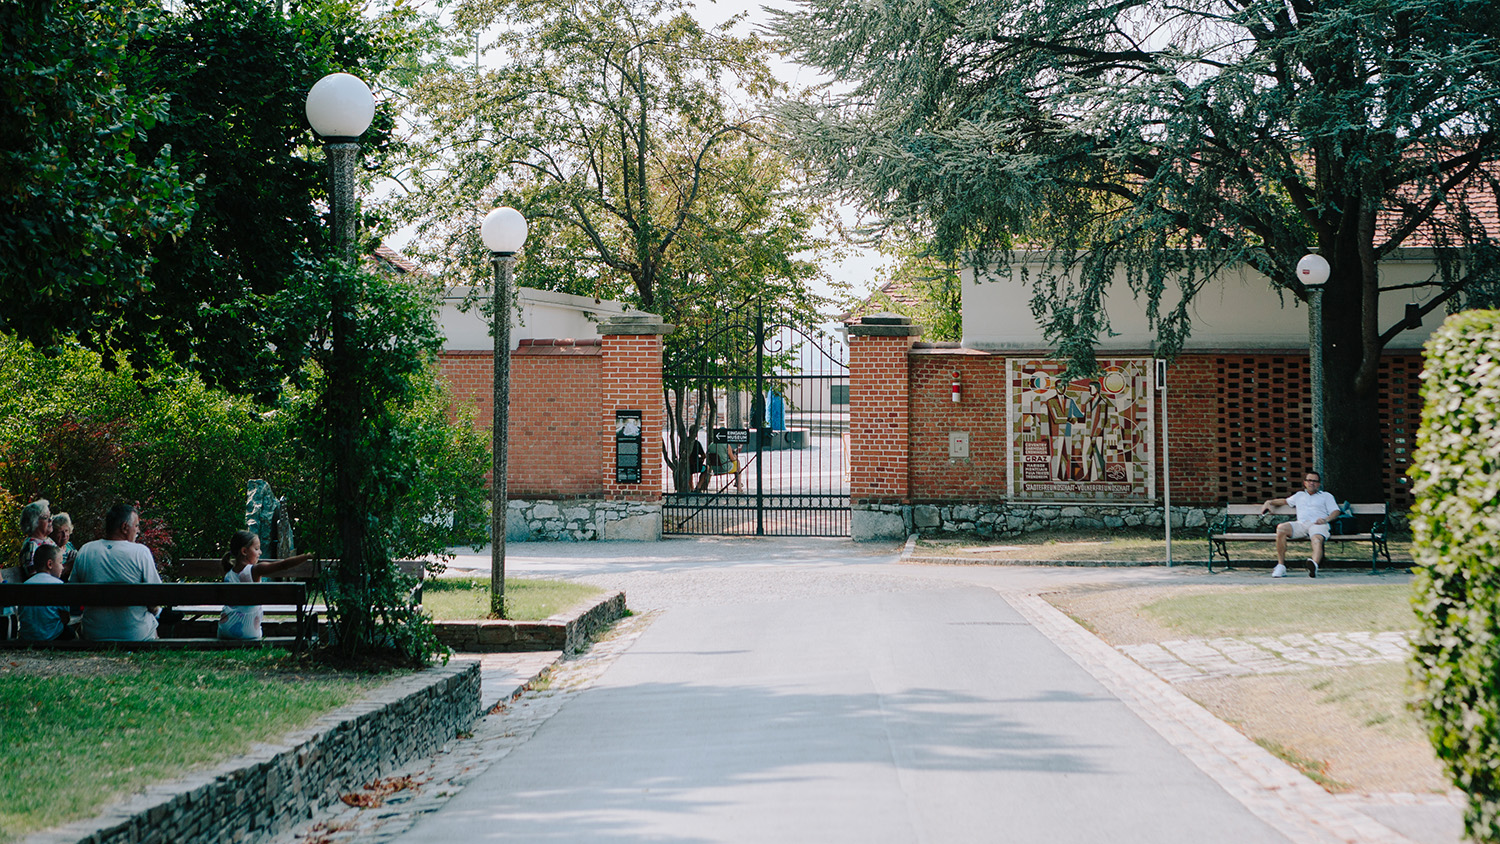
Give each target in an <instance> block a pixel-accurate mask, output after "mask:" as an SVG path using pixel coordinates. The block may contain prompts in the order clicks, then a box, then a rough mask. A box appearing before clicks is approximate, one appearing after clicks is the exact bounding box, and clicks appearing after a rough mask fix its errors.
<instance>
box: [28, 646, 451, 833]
mask: <svg viewBox="0 0 1500 844" xmlns="http://www.w3.org/2000/svg"><path fill="white" fill-rule="evenodd" d="M479 685H480V672H479V665H478V663H476V662H472V661H468V662H464V663H462V664H450V665H446V666H441V667H436V668H429V669H427V670H425V671H421V672H417V673H414V674H413V675H411V676H410V677H403V678H400V679H398V680H395V681H393V682H391V683H388V684H386V685H385V686H384V687H382V688H380V689H377V690H375V691H374V692H372V693H371V694H369V695H368V696H367V697H365V698H363V699H361V700H359V701H357V702H355V703H352V704H350V705H348V706H345V707H342V708H340V709H336V710H334V711H333V712H330V713H327V714H326V715H323V716H322V717H320V718H319V719H318V720H316V721H315V722H313V724H312V725H311V726H309V727H306V728H304V729H302V730H298V731H296V732H294V733H292V734H290V735H288V736H285V737H283V738H282V739H281V740H280V741H278V742H275V743H270V744H260V745H255V746H254V747H252V749H251V750H250V752H249V753H248V754H246V755H244V756H240V757H237V758H234V759H231V760H228V761H226V762H223V763H221V764H219V765H216V766H214V767H212V768H210V769H207V770H203V771H196V772H193V773H190V774H188V775H187V776H186V777H183V778H182V779H178V780H174V781H171V782H165V783H158V784H156V785H152V786H150V787H148V788H146V789H145V790H144V791H143V792H141V793H139V794H136V795H133V796H130V797H126V798H124V799H123V800H122V801H120V802H118V803H115V804H113V805H111V806H109V807H107V808H106V809H105V810H104V811H103V812H102V813H101V814H99V815H97V816H95V817H93V818H89V819H86V820H81V821H74V822H72V823H69V824H65V825H63V826H60V827H54V828H52V829H49V830H45V831H43V832H39V833H36V834H34V835H32V836H30V837H28V838H25V839H23V842H24V844H75V843H76V844H145V842H171V841H183V842H186V841H191V842H204V844H218V842H225V844H228V842H235V844H247V842H257V841H264V840H268V839H270V838H271V837H273V836H275V835H277V834H278V833H280V832H283V831H285V830H287V829H290V828H292V827H294V826H295V825H297V824H299V823H302V822H304V821H306V820H307V819H308V818H310V817H312V816H313V814H314V813H316V812H317V811H319V810H321V809H323V808H325V807H327V806H328V805H330V804H331V803H333V802H334V801H336V800H338V799H339V797H340V796H341V795H342V794H344V793H346V792H349V791H352V790H355V789H357V788H359V787H360V786H361V785H363V784H365V783H367V782H369V781H370V780H372V779H375V778H378V777H380V776H384V775H387V774H389V773H390V772H392V771H396V770H398V769H400V768H401V767H402V766H403V765H405V764H407V763H409V762H410V761H411V760H413V759H417V758H420V757H422V756H429V755H432V754H434V753H437V752H438V751H439V750H440V749H442V747H443V745H444V744H445V743H447V742H448V741H449V740H451V739H452V738H453V737H454V736H456V735H458V734H459V732H460V731H463V730H467V729H469V727H470V726H471V725H472V724H473V723H474V719H475V718H477V717H478V716H479V714H480V713H479Z"/></svg>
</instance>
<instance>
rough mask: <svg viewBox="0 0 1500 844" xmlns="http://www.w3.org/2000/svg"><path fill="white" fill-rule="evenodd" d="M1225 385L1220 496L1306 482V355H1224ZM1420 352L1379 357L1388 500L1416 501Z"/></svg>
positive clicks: (1263, 492)
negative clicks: (1413, 478)
mask: <svg viewBox="0 0 1500 844" xmlns="http://www.w3.org/2000/svg"><path fill="white" fill-rule="evenodd" d="M1215 360H1216V364H1217V370H1218V372H1217V374H1218V382H1219V384H1221V385H1223V393H1222V396H1223V398H1222V400H1221V401H1222V404H1221V406H1220V414H1219V425H1218V458H1219V461H1218V462H1219V485H1218V498H1219V500H1220V501H1263V500H1265V499H1267V498H1277V497H1281V496H1284V495H1286V494H1287V492H1288V491H1290V490H1295V489H1297V488H1298V487H1299V484H1298V483H1297V480H1298V477H1297V475H1298V473H1300V472H1302V471H1303V467H1306V466H1309V465H1311V464H1312V446H1311V442H1312V423H1311V415H1312V403H1311V400H1310V398H1309V396H1310V394H1311V390H1310V385H1309V384H1308V383H1307V378H1308V375H1307V358H1305V357H1300V356H1276V355H1254V356H1233V357H1231V356H1223V357H1217V358H1216V359H1215ZM1421 371H1422V358H1421V356H1420V355H1386V356H1384V357H1383V358H1382V359H1381V363H1380V387H1379V390H1380V395H1381V400H1380V427H1381V432H1382V434H1383V435H1384V438H1385V442H1386V453H1385V454H1384V455H1383V457H1382V463H1383V465H1384V466H1385V483H1386V489H1387V493H1386V501H1387V503H1389V504H1390V505H1391V506H1392V507H1393V508H1395V509H1400V510H1405V509H1407V508H1409V507H1410V506H1411V504H1412V497H1411V484H1410V482H1409V481H1408V480H1407V477H1406V472H1407V470H1408V468H1410V466H1411V450H1412V447H1413V445H1414V442H1415V437H1416V431H1417V426H1418V424H1420V422H1421V415H1422V405H1421V398H1420V396H1419V394H1418V384H1419V379H1418V374H1419V373H1420V372H1421Z"/></svg>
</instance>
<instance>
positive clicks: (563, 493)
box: [439, 340, 604, 498]
mask: <svg viewBox="0 0 1500 844" xmlns="http://www.w3.org/2000/svg"><path fill="white" fill-rule="evenodd" d="M600 352H601V349H600V345H599V342H598V341H596V340H595V341H588V340H580V341H572V340H559V341H548V340H536V341H533V340H522V341H521V343H520V348H518V349H516V351H515V352H513V353H512V354H511V359H510V437H509V443H510V454H509V456H508V463H507V465H506V476H507V477H506V486H507V492H508V494H509V497H511V498H597V497H599V496H600V494H601V493H602V485H601V483H600V471H599V466H600V464H601V462H602V460H603V455H604V442H603V441H602V440H601V439H600V437H599V433H598V427H597V425H596V424H595V420H597V419H598V413H599V391H600V376H601V365H600V361H601V357H600ZM439 373H440V375H441V377H442V378H443V380H444V381H446V382H447V383H448V386H449V389H450V390H451V391H452V395H453V400H454V403H455V404H457V405H460V406H463V407H468V408H470V409H472V411H473V413H474V427H475V428H477V429H479V430H481V431H488V430H489V429H490V422H491V420H492V418H493V417H492V413H491V395H492V388H491V378H492V377H493V367H492V364H491V355H490V353H489V352H446V353H444V354H443V355H442V357H441V358H440V360H439Z"/></svg>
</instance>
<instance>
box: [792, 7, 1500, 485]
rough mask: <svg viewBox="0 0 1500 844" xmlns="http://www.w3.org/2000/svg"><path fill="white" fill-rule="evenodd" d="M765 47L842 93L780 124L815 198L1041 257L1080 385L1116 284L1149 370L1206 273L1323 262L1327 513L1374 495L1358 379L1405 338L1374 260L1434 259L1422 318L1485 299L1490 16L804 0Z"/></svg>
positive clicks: (1273, 270) (1494, 74)
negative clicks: (818, 72)
mask: <svg viewBox="0 0 1500 844" xmlns="http://www.w3.org/2000/svg"><path fill="white" fill-rule="evenodd" d="M774 29H775V32H776V33H777V35H778V36H779V37H780V38H781V40H782V42H783V44H784V45H785V46H786V48H787V49H788V50H789V51H790V52H791V53H792V55H793V56H794V57H795V58H796V59H798V60H799V61H802V62H804V63H807V64H810V65H813V66H815V67H819V68H822V69H824V70H825V71H828V72H830V73H831V74H833V75H834V76H835V77H836V78H837V79H838V80H839V83H840V84H838V85H837V86H834V87H832V88H831V89H830V90H829V92H828V93H827V95H826V98H825V99H823V100H822V101H819V102H801V103H794V104H790V105H788V106H787V107H786V109H785V117H786V119H787V122H788V127H789V131H790V134H791V136H792V137H793V138H794V139H796V141H797V142H798V144H799V145H800V147H801V149H802V151H803V153H804V154H805V155H806V157H807V158H808V159H809V160H810V161H813V162H815V163H816V164H817V165H818V166H819V167H820V168H821V172H822V173H823V177H824V179H825V185H826V186H827V187H828V188H829V189H830V190H833V191H836V192H838V193H839V194H841V195H843V196H846V197H850V198H853V199H855V200H857V201H859V202H860V203H862V204H863V205H865V206H866V207H867V208H868V209H870V210H872V211H874V212H876V213H878V214H879V215H882V216H883V217H884V218H885V219H887V220H889V221H892V222H897V223H904V224H909V225H915V226H919V227H926V230H927V231H929V232H930V233H931V234H932V236H933V241H934V244H935V245H936V247H937V249H938V251H940V252H942V253H945V254H950V255H951V254H955V253H960V252H963V251H965V250H972V252H973V255H972V257H973V258H974V259H975V261H976V262H977V264H978V265H980V266H987V265H988V264H989V262H991V261H993V260H994V259H996V258H997V257H998V255H997V253H998V251H999V250H1003V249H1006V248H1008V247H1009V246H1010V245H1011V244H1014V243H1025V244H1027V245H1028V246H1029V247H1035V246H1045V247H1047V248H1050V249H1052V250H1054V251H1053V257H1054V267H1056V269H1055V270H1054V271H1053V272H1050V273H1047V274H1044V275H1043V277H1041V278H1034V279H1033V280H1032V281H1033V289H1034V293H1035V297H1036V299H1035V301H1034V303H1033V304H1034V307H1035V308H1036V310H1037V312H1038V313H1039V314H1040V315H1041V321H1042V326H1043V328H1044V329H1045V330H1046V332H1047V334H1048V336H1049V338H1050V339H1051V340H1052V341H1053V342H1055V343H1057V345H1058V347H1059V349H1060V350H1061V352H1062V353H1064V354H1068V355H1071V356H1073V357H1074V358H1075V360H1077V361H1078V362H1079V363H1080V364H1081V365H1082V366H1084V367H1087V366H1089V365H1090V364H1091V361H1092V357H1091V355H1092V347H1093V344H1094V342H1095V341H1096V339H1097V338H1099V337H1100V336H1101V335H1102V334H1103V333H1104V332H1106V331H1107V330H1108V317H1107V315H1106V314H1105V312H1104V301H1105V299H1104V297H1105V293H1106V290H1107V288H1108V286H1109V285H1110V284H1111V282H1112V280H1113V279H1114V278H1115V277H1116V271H1117V270H1122V271H1123V273H1124V278H1126V279H1127V280H1128V283H1129V285H1130V287H1131V289H1132V291H1133V292H1134V293H1135V295H1137V296H1141V297H1145V298H1146V299H1147V301H1148V303H1149V305H1150V310H1149V312H1150V313H1151V314H1152V315H1153V317H1154V318H1155V320H1156V326H1157V328H1158V344H1159V350H1158V351H1159V352H1160V353H1162V354H1168V355H1170V354H1173V353H1175V352H1176V351H1177V350H1179V349H1180V348H1181V344H1182V341H1183V340H1184V338H1186V336H1187V334H1188V332H1189V330H1190V322H1189V314H1190V308H1191V304H1192V297H1193V296H1194V294H1196V293H1197V292H1198V291H1199V290H1200V289H1202V287H1203V286H1204V284H1205V283H1207V282H1208V281H1209V280H1210V279H1211V278H1212V277H1213V276H1214V274H1215V273H1217V272H1219V271H1221V270H1223V269H1225V268H1229V267H1234V266H1237V265H1248V266H1250V267H1252V268H1254V269H1256V270H1258V271H1260V272H1261V273H1264V274H1265V275H1266V276H1267V277H1268V278H1270V279H1271V280H1272V284H1273V286H1274V287H1275V288H1276V290H1274V291H1268V294H1267V295H1278V294H1279V295H1284V296H1291V297H1295V298H1297V299H1305V298H1306V297H1307V290H1306V289H1305V288H1303V287H1302V286H1301V285H1300V284H1299V283H1298V282H1297V281H1296V280H1295V275H1294V268H1295V266H1296V263H1297V261H1298V260H1299V259H1300V258H1301V257H1302V255H1303V254H1305V253H1307V252H1308V251H1310V250H1313V249H1316V250H1317V251H1319V252H1320V253H1321V254H1322V255H1323V256H1324V257H1325V258H1327V259H1328V261H1329V263H1330V264H1331V265H1332V277H1331V279H1330V280H1329V282H1328V285H1327V287H1326V292H1325V294H1324V309H1323V314H1324V320H1323V337H1324V349H1323V358H1324V361H1325V374H1326V384H1327V393H1326V395H1327V401H1328V405H1327V418H1328V424H1329V427H1328V433H1327V441H1328V445H1329V450H1328V454H1327V458H1326V466H1327V474H1328V486H1329V488H1331V489H1336V490H1337V491H1338V494H1339V495H1341V496H1346V497H1350V498H1353V499H1355V500H1359V499H1369V500H1379V499H1380V497H1381V496H1382V495H1383V494H1384V492H1385V490H1384V489H1383V484H1382V481H1381V468H1382V465H1383V463H1384V460H1383V455H1382V452H1383V444H1382V442H1381V438H1380V430H1379V421H1378V413H1377V401H1378V399H1379V396H1378V383H1377V376H1378V363H1379V357H1380V353H1381V349H1382V348H1383V347H1384V346H1385V345H1386V344H1387V343H1388V342H1389V341H1390V340H1391V339H1392V338H1393V337H1395V336H1396V335H1398V334H1399V333H1400V332H1402V331H1403V330H1405V329H1406V323H1405V322H1404V321H1397V322H1394V323H1392V322H1387V323H1384V324H1383V323H1381V322H1380V317H1379V314H1378V310H1377V308H1378V305H1379V301H1380V298H1381V296H1382V294H1383V293H1388V292H1390V290H1391V288H1387V289H1386V290H1382V289H1381V286H1380V281H1379V272H1378V265H1379V262H1380V261H1381V260H1382V259H1384V258H1388V257H1391V256H1393V255H1394V254H1396V250H1398V249H1402V248H1409V247H1424V248H1426V247H1430V248H1433V249H1434V250H1435V255H1436V259H1437V265H1438V268H1439V269H1438V271H1437V272H1436V273H1435V274H1434V275H1433V277H1432V278H1431V279H1429V280H1428V281H1427V282H1426V283H1425V285H1423V288H1424V289H1422V290H1419V291H1418V293H1417V297H1418V298H1419V299H1420V300H1421V301H1422V302H1423V304H1422V306H1421V310H1422V312H1423V313H1424V314H1425V313H1427V312H1430V311H1432V310H1434V309H1438V308H1443V307H1454V306H1459V305H1463V304H1468V303H1476V302H1487V301H1490V300H1491V299H1492V297H1493V294H1494V291H1495V286H1496V285H1495V281H1496V249H1495V237H1496V234H1497V232H1496V225H1495V216H1494V207H1495V202H1496V195H1497V179H1496V176H1497V175H1500V167H1497V166H1496V162H1497V159H1500V134H1497V118H1500V98H1497V97H1496V92H1497V91H1500V15H1496V14H1495V13H1494V9H1493V7H1492V6H1490V5H1489V4H1486V3H1476V2H1466V1H1465V0H1187V2H1183V3H1171V4H1167V3H1162V2H1159V0H1123V1H1122V2H1108V3H1104V2H1097V0H1040V2H1022V1H1021V0H985V1H984V2H980V0H804V2H802V4H801V8H800V9H798V10H796V11H794V12H790V13H784V14H781V15H779V16H778V20H777V22H776V23H775V24H774ZM1485 209H1488V211H1487V212H1486V211H1485ZM1172 287H1175V288H1178V289H1180V293H1181V297H1180V299H1178V298H1177V296H1176V295H1175V292H1172V291H1169V288H1172ZM1164 293H1166V294H1168V295H1165V296H1164V295H1163V294H1164ZM1116 295H1118V294H1116ZM1397 295H1399V296H1401V297H1402V298H1403V299H1405V298H1407V297H1410V296H1411V295H1412V293H1411V290H1410V289H1407V288H1403V289H1401V290H1400V292H1399V293H1398V294H1397Z"/></svg>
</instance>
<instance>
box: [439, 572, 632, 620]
mask: <svg viewBox="0 0 1500 844" xmlns="http://www.w3.org/2000/svg"><path fill="white" fill-rule="evenodd" d="M602 594H604V590H603V589H600V588H599V587H597V586H589V585H588V584H585V583H570V582H568V581H566V580H522V579H520V578H509V577H507V578H506V579H505V606H506V609H507V610H508V612H506V617H507V618H510V619H514V620H518V621H540V620H542V619H544V618H548V617H550V616H553V615H556V614H557V613H560V612H562V611H564V610H568V609H572V608H573V607H575V606H577V605H578V604H581V603H583V602H584V601H586V600H588V599H590V598H594V597H596V596H598V595H602ZM422 607H423V608H424V609H426V610H427V611H428V612H430V613H432V617H433V618H435V619H437V620H439V621H470V620H476V619H481V618H489V617H490V579H489V578H488V577H438V578H433V579H432V580H428V581H426V582H425V583H423V585H422Z"/></svg>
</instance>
